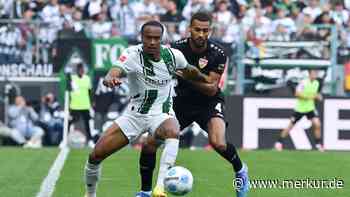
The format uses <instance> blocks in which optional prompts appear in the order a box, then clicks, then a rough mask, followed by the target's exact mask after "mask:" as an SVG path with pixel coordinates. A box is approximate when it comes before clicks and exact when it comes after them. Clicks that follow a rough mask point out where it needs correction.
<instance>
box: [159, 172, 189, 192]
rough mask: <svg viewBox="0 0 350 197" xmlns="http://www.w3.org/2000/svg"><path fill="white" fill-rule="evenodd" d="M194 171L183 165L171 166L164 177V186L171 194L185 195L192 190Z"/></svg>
mask: <svg viewBox="0 0 350 197" xmlns="http://www.w3.org/2000/svg"><path fill="white" fill-rule="evenodd" d="M192 186H193V176H192V173H191V172H190V171H189V170H188V169H186V168H184V167H181V166H175V167H172V168H170V169H169V170H168V171H167V173H166V175H165V178H164V188H165V190H166V191H167V192H169V193H170V194H173V195H176V196H183V195H185V194H187V193H188V192H190V191H191V190H192Z"/></svg>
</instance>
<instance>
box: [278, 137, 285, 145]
mask: <svg viewBox="0 0 350 197" xmlns="http://www.w3.org/2000/svg"><path fill="white" fill-rule="evenodd" d="M277 142H280V143H282V144H283V142H284V138H283V137H281V136H279V137H278V140H277Z"/></svg>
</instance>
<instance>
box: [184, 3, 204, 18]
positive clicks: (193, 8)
mask: <svg viewBox="0 0 350 197" xmlns="http://www.w3.org/2000/svg"><path fill="white" fill-rule="evenodd" d="M199 10H207V11H209V10H210V4H209V2H208V1H207V0H189V1H187V4H186V6H185V7H184V9H183V10H182V16H183V17H184V18H185V19H186V20H188V21H189V20H190V18H191V16H192V14H193V13H195V12H198V11H199Z"/></svg>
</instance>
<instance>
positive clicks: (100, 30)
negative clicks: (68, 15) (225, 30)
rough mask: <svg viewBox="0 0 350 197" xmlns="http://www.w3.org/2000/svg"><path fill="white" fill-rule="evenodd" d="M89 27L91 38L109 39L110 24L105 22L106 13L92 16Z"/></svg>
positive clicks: (110, 33) (102, 12) (110, 32)
mask: <svg viewBox="0 0 350 197" xmlns="http://www.w3.org/2000/svg"><path fill="white" fill-rule="evenodd" d="M94 19H95V21H94V22H93V24H92V26H91V34H92V38H105V39H107V38H110V37H111V36H112V23H111V22H110V21H108V20H107V12H106V11H101V12H100V13H98V14H96V15H95V16H94Z"/></svg>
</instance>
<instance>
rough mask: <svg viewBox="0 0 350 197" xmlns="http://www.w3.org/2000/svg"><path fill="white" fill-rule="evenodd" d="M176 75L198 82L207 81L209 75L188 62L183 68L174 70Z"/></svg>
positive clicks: (208, 80)
mask: <svg viewBox="0 0 350 197" xmlns="http://www.w3.org/2000/svg"><path fill="white" fill-rule="evenodd" d="M176 75H177V76H179V77H181V78H183V79H185V80H189V81H194V82H200V83H209V82H210V78H209V76H207V75H205V74H203V73H202V72H201V71H200V70H199V69H198V68H196V67H195V66H192V65H190V64H188V65H187V67H186V68H184V69H178V70H176Z"/></svg>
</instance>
